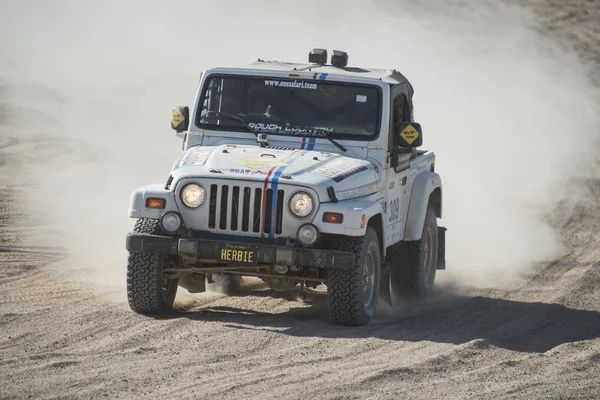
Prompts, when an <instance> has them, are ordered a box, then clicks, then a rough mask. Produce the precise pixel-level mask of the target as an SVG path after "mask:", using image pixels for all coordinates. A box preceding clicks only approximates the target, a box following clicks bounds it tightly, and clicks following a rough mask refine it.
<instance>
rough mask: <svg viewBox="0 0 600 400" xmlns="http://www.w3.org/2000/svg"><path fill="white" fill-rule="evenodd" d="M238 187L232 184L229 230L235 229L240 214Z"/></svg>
mask: <svg viewBox="0 0 600 400" xmlns="http://www.w3.org/2000/svg"><path fill="white" fill-rule="evenodd" d="M239 209H240V187H239V186H234V187H233V192H232V194H231V230H232V231H237V229H238V219H239V216H240V213H239Z"/></svg>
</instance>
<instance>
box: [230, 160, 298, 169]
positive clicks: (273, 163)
mask: <svg viewBox="0 0 600 400" xmlns="http://www.w3.org/2000/svg"><path fill="white" fill-rule="evenodd" d="M233 162H234V163H236V164H240V165H243V166H244V167H247V168H251V169H261V168H272V167H287V166H288V164H286V163H284V162H281V161H279V160H265V159H262V158H254V159H250V160H233Z"/></svg>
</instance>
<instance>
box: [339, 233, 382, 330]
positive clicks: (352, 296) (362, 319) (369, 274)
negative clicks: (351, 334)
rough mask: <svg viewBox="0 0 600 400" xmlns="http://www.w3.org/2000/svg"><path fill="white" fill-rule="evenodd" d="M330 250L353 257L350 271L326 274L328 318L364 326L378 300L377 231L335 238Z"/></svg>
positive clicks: (370, 317)
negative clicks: (347, 253)
mask: <svg viewBox="0 0 600 400" xmlns="http://www.w3.org/2000/svg"><path fill="white" fill-rule="evenodd" d="M332 247H333V248H334V250H341V251H350V252H353V253H354V254H355V258H354V266H353V268H352V270H348V271H330V272H329V274H328V275H329V276H328V282H327V299H328V303H329V304H328V305H329V319H330V321H331V322H333V323H336V324H340V325H349V326H360V325H365V324H368V323H369V322H370V321H371V320H372V319H373V315H374V314H375V308H376V307H377V298H378V297H379V286H380V276H381V250H380V247H379V238H378V237H377V232H376V231H375V229H374V228H372V227H368V228H367V232H366V234H365V235H364V236H361V237H350V236H342V237H339V238H337V239H336V240H335V242H334V243H333V246H332Z"/></svg>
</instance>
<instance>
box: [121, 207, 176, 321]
mask: <svg viewBox="0 0 600 400" xmlns="http://www.w3.org/2000/svg"><path fill="white" fill-rule="evenodd" d="M133 230H134V232H136V233H148V234H153V235H164V234H165V233H164V232H162V230H161V228H160V225H159V221H158V220H154V219H148V218H140V219H138V220H137V221H136V223H135V227H134V229H133ZM170 262H172V260H169V259H168V257H167V256H165V255H162V254H154V253H141V252H133V251H130V252H129V257H128V260H127V299H128V301H129V307H130V308H131V310H133V311H135V312H137V313H140V314H159V313H164V312H168V311H170V310H171V309H172V307H173V302H174V301H175V295H176V294H177V287H178V281H179V279H168V277H166V276H164V274H163V270H164V269H165V268H166V266H167V265H168V264H169V263H170Z"/></svg>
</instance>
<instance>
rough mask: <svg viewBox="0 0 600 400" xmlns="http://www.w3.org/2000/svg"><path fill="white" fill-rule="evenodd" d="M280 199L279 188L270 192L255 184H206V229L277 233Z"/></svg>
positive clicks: (282, 192) (280, 210) (278, 230)
mask: <svg viewBox="0 0 600 400" xmlns="http://www.w3.org/2000/svg"><path fill="white" fill-rule="evenodd" d="M283 201H284V191H283V190H277V193H274V192H273V190H272V189H267V190H266V192H265V191H263V189H262V188H258V187H250V186H230V185H210V194H209V211H208V212H209V214H208V228H209V229H215V230H221V231H233V232H236V231H241V232H254V233H261V234H264V233H266V234H270V233H271V232H274V233H275V234H277V235H279V234H281V231H282V225H283ZM263 215H264V218H263Z"/></svg>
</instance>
